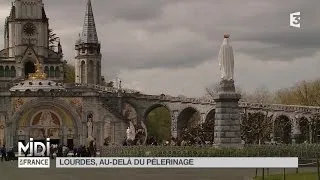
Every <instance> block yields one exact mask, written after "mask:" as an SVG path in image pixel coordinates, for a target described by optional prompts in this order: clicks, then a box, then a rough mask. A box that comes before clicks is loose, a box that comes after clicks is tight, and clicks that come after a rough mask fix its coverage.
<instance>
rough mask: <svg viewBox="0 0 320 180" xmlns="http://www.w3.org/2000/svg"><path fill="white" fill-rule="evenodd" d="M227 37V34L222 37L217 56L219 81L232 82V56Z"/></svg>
mask: <svg viewBox="0 0 320 180" xmlns="http://www.w3.org/2000/svg"><path fill="white" fill-rule="evenodd" d="M229 37H230V35H229V34H225V35H224V39H223V42H222V45H221V47H220V51H219V56H218V59H219V66H220V73H221V79H222V80H228V81H230V80H233V75H234V56H233V49H232V47H231V45H230V44H229V41H230V39H229Z"/></svg>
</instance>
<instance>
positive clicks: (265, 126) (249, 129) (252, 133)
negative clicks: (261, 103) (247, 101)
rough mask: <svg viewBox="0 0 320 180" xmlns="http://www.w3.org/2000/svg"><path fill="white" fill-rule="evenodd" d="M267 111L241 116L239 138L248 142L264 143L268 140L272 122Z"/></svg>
mask: <svg viewBox="0 0 320 180" xmlns="http://www.w3.org/2000/svg"><path fill="white" fill-rule="evenodd" d="M271 119H272V116H269V114H268V112H266V113H265V114H264V113H261V112H255V113H247V112H245V113H244V114H242V116H241V124H240V125H241V138H242V140H244V141H245V142H246V143H248V144H264V143H265V142H266V141H270V139H271V137H270V134H271V133H272V127H273V123H272V121H271Z"/></svg>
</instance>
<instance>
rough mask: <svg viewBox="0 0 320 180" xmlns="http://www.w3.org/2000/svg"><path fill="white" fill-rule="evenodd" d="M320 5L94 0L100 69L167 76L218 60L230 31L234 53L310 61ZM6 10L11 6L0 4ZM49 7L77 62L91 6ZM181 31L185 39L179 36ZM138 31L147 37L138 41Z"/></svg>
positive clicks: (74, 2) (69, 2) (48, 1)
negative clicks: (295, 17) (298, 22)
mask: <svg viewBox="0 0 320 180" xmlns="http://www.w3.org/2000/svg"><path fill="white" fill-rule="evenodd" d="M319 2H320V1H319V0H305V1H300V0H284V1H279V0H268V1H267V0H243V1H238V0H134V1H128V0H92V3H93V9H94V14H95V20H96V25H97V29H98V35H99V40H100V41H101V43H102V53H103V61H104V62H103V68H104V69H106V71H108V72H112V74H116V73H118V72H119V70H121V69H122V68H129V69H149V68H150V69H152V68H159V67H162V68H169V69H170V68H181V67H193V66H196V65H199V64H201V63H203V62H204V61H207V60H212V61H214V60H216V59H217V58H216V56H217V52H218V49H219V45H220V43H221V41H222V36H223V34H224V33H225V32H229V33H231V40H232V41H231V42H232V44H233V46H234V49H235V51H236V52H235V54H241V53H242V54H247V55H249V56H252V57H255V59H257V60H278V61H288V60H293V59H294V58H299V57H308V56H312V54H314V53H315V52H317V51H318V49H319V48H318V47H319V46H320V44H319V43H320V38H319V37H320V22H319V21H318V19H319V17H320V14H319V11H318V10H317V8H318V7H319V6H320V3H319ZM4 3H6V4H9V5H10V3H8V2H7V1H4V0H2V1H0V5H2V4H4ZM44 3H45V6H46V10H47V15H48V16H49V18H50V26H51V27H52V28H53V29H54V30H55V31H56V32H57V33H58V36H60V37H61V40H62V45H63V48H64V54H65V58H66V59H68V60H72V59H73V55H74V52H73V51H74V42H75V40H76V39H77V36H78V33H80V32H81V27H82V24H83V17H84V11H85V5H86V0H54V1H53V0H45V1H44ZM317 5H318V6H317ZM294 11H301V13H302V28H301V29H293V28H290V27H289V13H291V12H294ZM8 13H9V12H8ZM181 29H182V30H183V31H181V32H180V34H179V33H174V32H177V31H178V32H179V30H181ZM59 32H61V33H59ZM135 32H142V33H145V34H147V35H146V36H147V37H148V38H147V39H145V40H139V38H137V37H136V36H137V35H136V34H135ZM257 44H259V45H257Z"/></svg>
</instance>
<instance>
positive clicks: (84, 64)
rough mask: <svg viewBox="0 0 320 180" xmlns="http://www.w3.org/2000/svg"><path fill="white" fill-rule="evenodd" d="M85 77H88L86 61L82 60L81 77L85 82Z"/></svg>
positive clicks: (82, 81)
mask: <svg viewBox="0 0 320 180" xmlns="http://www.w3.org/2000/svg"><path fill="white" fill-rule="evenodd" d="M85 78H86V62H85V61H81V64H80V79H81V83H84V80H85Z"/></svg>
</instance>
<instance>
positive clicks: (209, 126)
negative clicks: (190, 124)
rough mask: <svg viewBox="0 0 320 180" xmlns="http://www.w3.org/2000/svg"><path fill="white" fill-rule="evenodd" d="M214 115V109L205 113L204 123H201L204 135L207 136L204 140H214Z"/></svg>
mask: <svg viewBox="0 0 320 180" xmlns="http://www.w3.org/2000/svg"><path fill="white" fill-rule="evenodd" d="M215 115H216V110H215V109H211V110H210V111H209V112H208V113H207V115H206V119H205V121H204V124H202V127H203V130H204V133H205V134H206V135H205V137H206V138H207V139H206V141H209V142H211V143H213V142H214V125H215Z"/></svg>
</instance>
